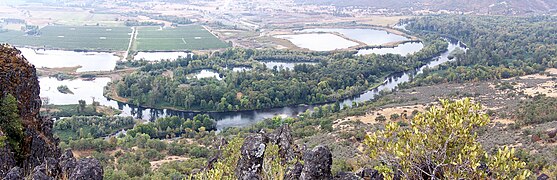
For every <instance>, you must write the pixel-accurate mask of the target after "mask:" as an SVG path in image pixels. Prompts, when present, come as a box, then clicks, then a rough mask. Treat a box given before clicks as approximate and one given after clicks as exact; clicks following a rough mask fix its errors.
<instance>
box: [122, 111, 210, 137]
mask: <svg viewBox="0 0 557 180" xmlns="http://www.w3.org/2000/svg"><path fill="white" fill-rule="evenodd" d="M213 130H217V122H216V121H215V120H213V119H211V118H210V117H209V115H206V114H203V115H196V116H195V117H193V119H183V118H180V117H177V116H172V117H165V118H159V119H157V120H156V121H155V122H152V123H147V124H138V125H137V126H135V127H134V128H133V129H131V130H129V131H128V132H127V134H129V135H131V136H132V137H135V136H136V135H137V134H147V135H149V136H150V137H154V138H173V137H177V136H185V137H192V136H195V134H196V132H197V131H213Z"/></svg>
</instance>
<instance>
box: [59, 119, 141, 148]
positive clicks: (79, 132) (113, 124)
mask: <svg viewBox="0 0 557 180" xmlns="http://www.w3.org/2000/svg"><path fill="white" fill-rule="evenodd" d="M134 125H135V121H134V120H133V118H132V117H120V116H112V117H96V116H74V117H70V118H64V119H60V120H58V121H56V122H55V123H54V128H53V130H54V134H55V135H57V136H58V137H59V138H60V140H62V141H66V142H67V141H69V140H77V139H81V138H87V137H93V138H98V137H105V136H107V135H110V134H114V133H116V132H118V131H120V130H123V129H130V128H132V127H133V126H134Z"/></svg>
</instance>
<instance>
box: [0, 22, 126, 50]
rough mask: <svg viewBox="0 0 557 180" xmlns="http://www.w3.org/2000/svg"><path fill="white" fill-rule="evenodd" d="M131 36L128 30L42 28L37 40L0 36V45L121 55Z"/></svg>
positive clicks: (16, 33) (7, 34) (16, 35)
mask: <svg viewBox="0 0 557 180" xmlns="http://www.w3.org/2000/svg"><path fill="white" fill-rule="evenodd" d="M131 32H132V30H131V28H129V27H97V26H46V27H44V28H42V29H40V35H38V36H28V35H25V33H24V32H21V31H8V32H4V33H0V43H10V44H14V45H20V46H34V47H44V48H49V49H66V50H100V51H125V50H126V49H127V48H128V44H129V41H130V35H131V34H130V33H131Z"/></svg>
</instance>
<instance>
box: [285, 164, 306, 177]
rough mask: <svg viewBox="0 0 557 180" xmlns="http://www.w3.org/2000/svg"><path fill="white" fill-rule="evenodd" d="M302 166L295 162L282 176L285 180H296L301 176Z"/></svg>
mask: <svg viewBox="0 0 557 180" xmlns="http://www.w3.org/2000/svg"><path fill="white" fill-rule="evenodd" d="M303 168H304V166H303V165H302V164H301V163H300V162H296V163H295V164H294V165H293V166H292V167H288V168H287V169H286V174H285V175H284V179H285V180H297V179H299V178H300V175H302V169H303Z"/></svg>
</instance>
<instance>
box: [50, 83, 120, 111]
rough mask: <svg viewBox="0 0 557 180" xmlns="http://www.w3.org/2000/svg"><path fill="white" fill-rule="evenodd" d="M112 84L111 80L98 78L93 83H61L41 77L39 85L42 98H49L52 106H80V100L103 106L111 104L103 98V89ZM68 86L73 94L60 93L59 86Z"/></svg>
mask: <svg viewBox="0 0 557 180" xmlns="http://www.w3.org/2000/svg"><path fill="white" fill-rule="evenodd" d="M108 82H110V78H96V79H95V80H92V81H84V80H82V79H74V80H63V81H59V80H57V79H56V78H51V77H39V85H40V87H41V92H40V96H41V97H42V98H45V97H48V99H49V102H50V104H59V105H65V104H78V101H79V100H85V101H86V102H87V103H88V104H91V102H92V99H93V98H95V101H97V102H100V103H101V104H103V105H106V104H109V101H108V100H107V99H106V98H105V97H104V96H103V89H104V86H106V84H107V83H108ZM61 85H65V86H68V88H69V89H70V91H72V92H73V94H63V93H61V92H60V91H58V89H57V88H58V86H61Z"/></svg>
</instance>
